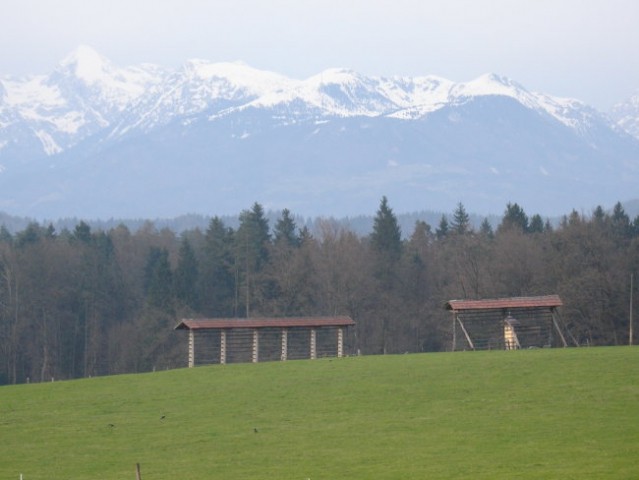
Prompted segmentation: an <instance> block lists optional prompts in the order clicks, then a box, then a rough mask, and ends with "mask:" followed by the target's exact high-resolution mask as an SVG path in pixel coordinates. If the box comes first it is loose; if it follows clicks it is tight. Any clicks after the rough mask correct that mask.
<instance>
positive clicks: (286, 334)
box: [280, 328, 288, 361]
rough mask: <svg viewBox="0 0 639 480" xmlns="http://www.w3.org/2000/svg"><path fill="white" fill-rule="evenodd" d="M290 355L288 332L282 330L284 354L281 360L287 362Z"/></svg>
mask: <svg viewBox="0 0 639 480" xmlns="http://www.w3.org/2000/svg"><path fill="white" fill-rule="evenodd" d="M287 354H288V330H287V329H286V328H283V329H282V353H281V355H280V359H281V360H282V361H285V360H286V358H287Z"/></svg>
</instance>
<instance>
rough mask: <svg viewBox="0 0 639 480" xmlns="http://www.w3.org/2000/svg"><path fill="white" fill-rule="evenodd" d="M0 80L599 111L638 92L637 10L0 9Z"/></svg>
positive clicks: (70, 4)
mask: <svg viewBox="0 0 639 480" xmlns="http://www.w3.org/2000/svg"><path fill="white" fill-rule="evenodd" d="M0 7H1V8H0V47H1V50H0V52H1V53H0V74H9V73H12V74H13V73H16V74H22V73H48V72H49V71H51V70H52V69H53V68H54V67H55V65H56V64H57V63H58V62H59V61H60V60H61V59H62V58H63V57H64V56H65V55H67V54H68V53H69V52H70V51H72V50H73V49H74V48H75V47H77V46H78V45H80V44H84V45H90V46H92V47H94V48H95V49H96V50H98V51H99V52H100V53H102V54H103V55H105V56H106V57H108V58H109V59H111V60H112V61H113V62H114V63H116V64H118V65H121V66H125V65H133V64H137V63H142V62H151V63H158V64H161V65H165V66H179V65H180V64H181V63H183V62H184V61H185V60H187V59H190V58H203V59H207V60H211V61H234V60H242V61H244V62H246V63H247V64H249V65H251V66H253V67H256V68H260V69H267V70H272V71H276V72H278V73H282V74H285V75H288V76H291V77H294V78H300V79H302V78H306V77H308V76H311V75H314V74H316V73H319V72H320V71H322V70H324V69H326V68H329V67H347V68H352V69H354V70H356V71H359V72H361V73H363V74H368V75H386V76H392V75H410V76H416V75H428V74H434V75H439V76H442V77H445V78H448V79H450V80H454V81H468V80H472V79H473V78H476V77H477V76H479V75H481V74H483V73H488V72H492V73H499V74H502V75H506V76H508V77H511V78H513V79H514V80H516V81H518V82H519V83H521V84H523V85H524V86H525V87H526V88H528V89H529V90H534V91H542V92H545V93H549V94H552V95H556V96H567V97H575V98H579V99H581V100H584V101H586V102H587V103H590V104H592V105H594V106H595V107H598V108H600V109H603V110H607V109H608V108H609V107H610V106H611V105H612V104H614V103H616V102H617V101H620V100H624V99H626V98H627V97H629V96H630V95H631V94H633V93H635V92H636V91H638V90H639V53H638V50H639V48H638V47H639V1H637V0H526V1H523V0H440V1H437V2H432V1H428V0H392V1H387V0H380V1H376V0H262V1H258V0H229V1H226V0H223V1H222V0H213V1H204V0H56V1H53V0H2V1H1V4H0Z"/></svg>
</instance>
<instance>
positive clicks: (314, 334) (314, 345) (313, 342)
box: [311, 328, 317, 360]
mask: <svg viewBox="0 0 639 480" xmlns="http://www.w3.org/2000/svg"><path fill="white" fill-rule="evenodd" d="M316 358H317V330H315V329H314V328H311V360H315V359H316Z"/></svg>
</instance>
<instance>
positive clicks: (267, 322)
mask: <svg viewBox="0 0 639 480" xmlns="http://www.w3.org/2000/svg"><path fill="white" fill-rule="evenodd" d="M351 325H355V322H354V321H353V319H352V318H351V317H347V316H341V317H262V318H199V319H191V318H186V319H183V320H182V321H181V322H180V323H179V324H178V325H177V326H176V327H175V330H205V329H209V330H210V329H221V328H293V327H348V326H351Z"/></svg>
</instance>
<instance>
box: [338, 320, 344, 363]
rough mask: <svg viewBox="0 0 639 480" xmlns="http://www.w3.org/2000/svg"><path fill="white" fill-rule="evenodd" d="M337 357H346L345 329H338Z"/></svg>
mask: <svg viewBox="0 0 639 480" xmlns="http://www.w3.org/2000/svg"><path fill="white" fill-rule="evenodd" d="M337 356H338V357H339V358H341V357H343V356H344V329H342V328H341V327H340V328H338V329H337Z"/></svg>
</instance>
